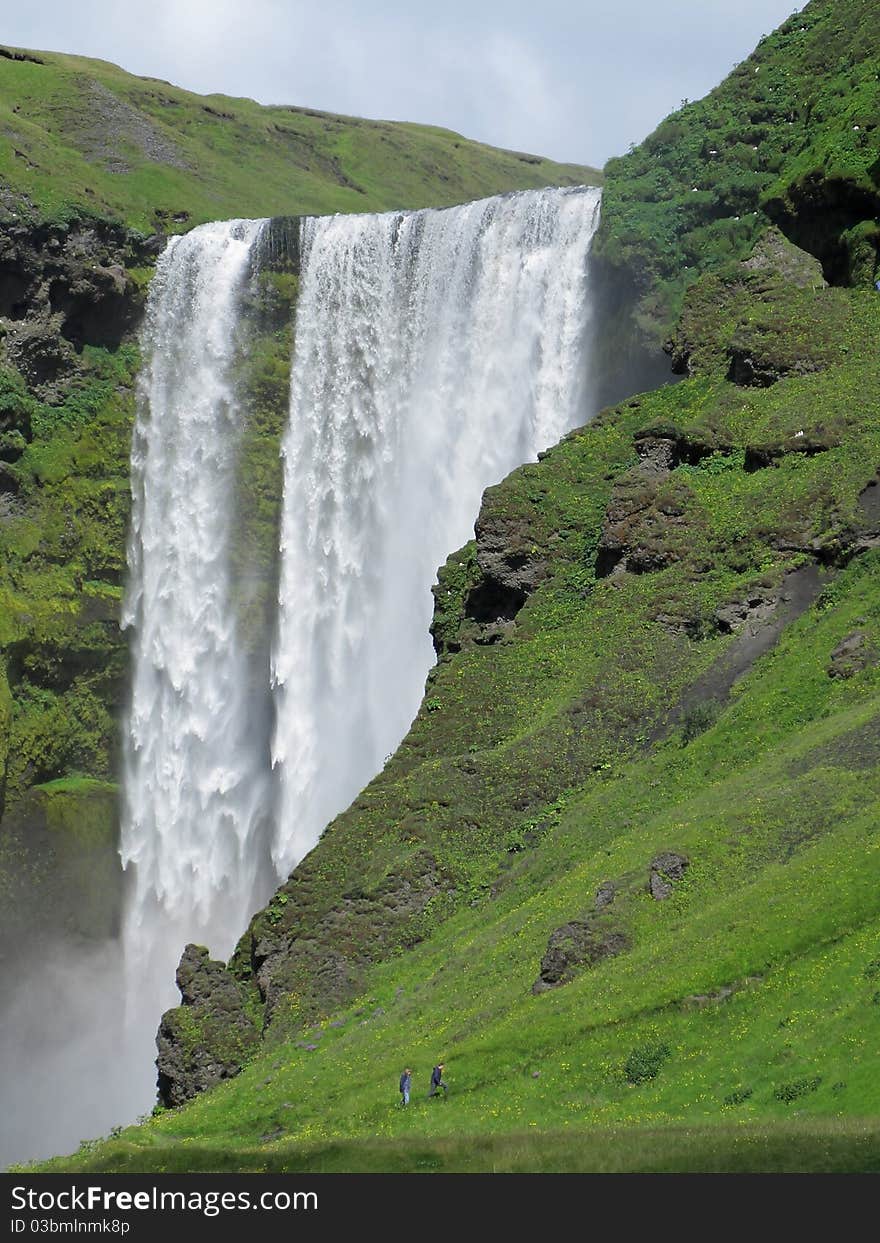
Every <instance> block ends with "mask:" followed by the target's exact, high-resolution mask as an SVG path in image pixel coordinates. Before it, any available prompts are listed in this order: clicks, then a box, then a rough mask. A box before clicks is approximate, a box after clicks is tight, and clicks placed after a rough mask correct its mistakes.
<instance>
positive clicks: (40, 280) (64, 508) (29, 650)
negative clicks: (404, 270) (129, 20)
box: [0, 210, 155, 960]
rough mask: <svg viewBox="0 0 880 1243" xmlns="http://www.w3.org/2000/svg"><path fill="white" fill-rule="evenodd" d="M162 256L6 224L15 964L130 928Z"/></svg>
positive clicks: (0, 868) (104, 237) (1, 265)
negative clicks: (140, 469)
mask: <svg viewBox="0 0 880 1243" xmlns="http://www.w3.org/2000/svg"><path fill="white" fill-rule="evenodd" d="M154 251H155V246H153V245H152V244H150V243H149V242H147V241H146V240H145V239H143V238H142V237H140V236H139V235H135V234H131V233H130V232H129V231H128V230H126V229H124V228H122V227H120V226H117V225H113V224H110V223H108V222H106V221H102V220H99V219H94V218H88V217H81V216H76V215H72V216H71V217H70V218H69V219H68V220H67V221H66V222H64V223H61V222H57V223H54V224H51V225H50V224H46V223H40V222H37V221H36V220H34V218H33V217H32V216H29V215H28V214H27V213H26V212H13V211H9V210H7V211H6V212H5V213H4V217H3V221H2V231H0V333H2V359H0V394H2V395H0V427H2V433H0V550H2V551H0V598H2V615H3V621H2V630H0V682H2V687H3V703H4V712H3V717H4V720H3V729H2V731H0V791H2V804H3V809H4V814H3V819H2V827H0V860H2V862H0V883H2V886H3V889H4V892H5V894H6V900H5V901H4V903H3V914H2V917H0V932H2V936H0V944H2V956H3V959H4V960H5V959H7V958H9V959H11V960H14V959H16V958H18V957H19V956H20V953H21V951H22V948H23V946H24V945H26V944H30V945H32V946H35V945H37V944H38V943H39V941H40V939H41V937H42V936H43V935H45V934H47V933H50V932H54V933H57V934H59V935H67V934H69V933H70V932H72V931H73V932H76V933H78V934H82V935H85V936H97V937H101V936H108V935H112V933H113V931H114V929H115V924H116V918H117V913H118V904H119V899H120V875H121V874H120V869H119V864H118V859H117V858H116V838H117V833H116V819H117V817H116V807H115V797H116V796H115V786H114V785H113V784H112V782H113V779H114V777H115V772H116V762H115V754H116V750H117V729H118V727H117V721H116V715H117V713H118V710H119V707H120V705H121V700H122V696H123V694H124V686H125V667H126V651H125V645H124V642H123V641H122V639H121V637H120V633H119V625H118V607H119V600H120V596H121V591H122V581H123V573H124V567H125V530H126V524H127V516H128V499H129V492H128V451H129V429H130V421H131V416H132V411H133V400H134V398H133V384H134V375H135V369H136V366H137V350H136V348H135V346H134V344H133V342H132V338H131V333H132V329H133V326H134V324H135V323H136V322H137V319H138V316H139V314H140V311H141V308H142V306H143V289H142V284H143V277H144V275H145V272H146V270H147V265H149V264H150V262H151V261H152V255H153V253H154Z"/></svg>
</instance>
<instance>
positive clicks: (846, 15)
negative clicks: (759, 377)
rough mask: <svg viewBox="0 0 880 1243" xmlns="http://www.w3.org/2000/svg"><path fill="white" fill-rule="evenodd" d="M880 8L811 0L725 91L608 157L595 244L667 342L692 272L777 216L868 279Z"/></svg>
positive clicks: (877, 178)
mask: <svg viewBox="0 0 880 1243" xmlns="http://www.w3.org/2000/svg"><path fill="white" fill-rule="evenodd" d="M878 48H880V10H878V7H877V5H876V4H875V3H874V0H812V2H811V3H810V4H807V5H806V6H805V8H804V9H803V11H802V12H800V13H795V14H794V15H793V16H792V17H791V18H790V19H789V20H788V21H787V22H785V23H783V25H782V26H781V27H780V28H779V29H778V30H777V31H775V32H774V33H773V34H771V35H769V36H767V37H766V38H765V39H763V40H762V41H761V43H760V44H759V46H758V48H757V49H756V50H755V51H754V52H753V53H752V55H751V56H749V57H748V58H747V59H746V60H744V61H743V62H742V63H741V64H740V65H739V66H737V68H736V69H735V70H734V72H733V73H732V74H731V75H730V76H729V77H728V78H726V79H725V81H724V82H723V83H722V84H721V85H720V86H718V87H717V88H716V89H715V90H714V91H712V92H711V93H710V94H709V95H707V96H706V98H705V99H701V100H699V101H697V102H695V103H690V104H688V105H687V106H686V107H684V108H682V109H681V111H679V112H676V113H675V114H674V115H672V116H670V117H668V118H667V119H666V120H665V121H663V122H662V123H661V124H660V125H659V126H658V127H657V129H656V130H655V131H654V133H653V134H651V135H650V136H649V137H648V138H647V139H646V140H645V141H644V142H643V143H642V144H641V145H640V146H639V147H637V148H635V149H634V150H633V151H631V152H630V154H628V155H625V156H622V157H621V158H619V159H615V160H611V161H609V163H608V165H607V168H606V175H607V178H608V188H607V191H606V194H605V208H604V221H603V226H602V229H601V231H600V234H599V237H598V239H597V253H598V254H599V255H601V257H602V259H603V260H604V262H605V263H606V264H607V266H608V268H609V272H608V275H607V279H608V281H609V282H610V283H611V284H614V283H615V282H620V281H623V282H624V283H625V284H626V285H627V287H628V288H631V290H632V298H633V303H634V306H633V307H631V308H630V310H634V314H635V320H636V323H637V326H638V330H639V332H640V333H641V334H642V336H643V337H646V338H647V339H648V340H649V341H654V342H662V341H663V339H664V336H665V335H666V334H667V333H668V331H669V328H670V326H671V322H672V319H673V318H674V316H675V314H676V313H677V311H678V309H679V307H680V305H681V296H682V292H683V290H684V288H685V287H686V286H687V284H688V283H689V282H690V281H692V280H694V279H695V278H696V276H697V275H698V274H699V273H700V272H701V271H703V270H705V269H706V268H707V267H713V266H717V265H719V264H723V263H725V262H727V261H729V260H731V259H742V258H744V257H745V255H746V254H747V253H748V251H749V249H750V248H751V246H752V245H753V243H754V241H755V238H756V236H757V235H758V233H759V232H760V231H761V230H762V229H763V228H765V227H766V225H767V223H768V222H769V221H770V220H773V221H775V222H777V223H780V224H782V225H783V227H784V228H785V229H786V232H788V233H789V234H790V235H791V236H792V237H794V239H795V240H797V241H798V242H799V243H800V244H802V245H806V246H808V248H809V249H811V250H813V251H814V252H815V253H817V254H819V255H820V257H821V258H822V260H823V262H824V263H825V266H826V274H827V275H828V277H829V279H831V280H834V281H835V282H836V283H866V284H867V283H870V281H871V280H872V279H873V277H874V272H875V269H876V266H877V247H878V238H880V234H878V226H877V215H878V212H880V159H878V150H877V126H878V124H880V52H878Z"/></svg>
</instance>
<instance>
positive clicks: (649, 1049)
mask: <svg viewBox="0 0 880 1243" xmlns="http://www.w3.org/2000/svg"><path fill="white" fill-rule="evenodd" d="M668 1057H669V1045H668V1044H643V1045H638V1046H637V1048H635V1049H633V1050H632V1052H631V1053H630V1055H629V1057H628V1058H627V1059H626V1062H625V1063H624V1067H623V1073H624V1074H625V1075H626V1081H627V1083H647V1082H648V1080H650V1079H656V1078H657V1076H658V1075H659V1073H660V1068H661V1066H662V1065H663V1063H664V1062H665V1061H666V1059H667V1058H668Z"/></svg>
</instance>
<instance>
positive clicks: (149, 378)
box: [121, 220, 268, 1031]
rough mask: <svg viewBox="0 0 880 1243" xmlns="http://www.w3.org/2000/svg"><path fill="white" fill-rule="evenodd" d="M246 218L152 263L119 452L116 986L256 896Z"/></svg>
mask: <svg viewBox="0 0 880 1243" xmlns="http://www.w3.org/2000/svg"><path fill="white" fill-rule="evenodd" d="M261 228H262V222H259V221H240V220H236V221H230V222H228V223H223V224H210V225H203V226H202V227H201V228H198V229H195V230H193V231H192V232H191V233H189V234H188V235H186V236H185V237H181V238H173V239H172V240H171V241H170V242H169V244H168V247H167V249H166V250H165V252H164V254H163V255H162V257H161V259H160V260H159V263H158V266H157V270H156V274H155V277H154V279H153V284H152V288H151V291H150V299H149V306H148V310H147V316H146V322H145V324H144V328H143V331H142V334H141V343H142V348H143V352H144V365H143V368H142V372H141V378H140V391H139V402H138V416H137V421H136V425H135V431H134V438H133V447H132V457H131V477H132V497H133V512H132V521H131V534H130V539H129V587H128V596H127V600H126V603H125V609H124V616H123V624H124V625H127V626H129V627H130V628H131V629H132V632H133V641H132V666H133V669H132V688H131V699H130V707H129V713H128V720H127V728H126V730H125V735H124V758H125V770H124V807H123V823H122V842H121V853H122V860H123V864H124V866H125V867H126V869H127V870H129V871H130V872H131V874H132V883H131V884H130V886H129V893H128V895H127V906H126V913H125V925H124V930H123V941H124V951H125V957H126V973H127V976H128V979H129V981H130V990H129V991H130V993H131V995H132V997H133V998H135V999H141V998H144V997H148V998H149V1001H150V1003H151V1006H152V1010H151V1014H150V1030H151V1031H152V1030H155V1019H156V1018H157V1017H158V1007H159V1005H160V1004H161V1002H162V1001H163V1000H164V1001H165V1002H166V1003H167V1004H169V1005H170V1004H172V1003H173V1002H174V999H175V994H174V981H173V972H174V966H175V963H176V961H177V958H178V956H179V954H180V951H181V949H182V947H183V945H184V944H185V942H186V941H187V940H191V939H197V940H202V941H205V942H207V943H208V944H210V945H211V946H212V948H213V949H215V950H216V951H219V952H220V953H227V952H228V951H230V950H231V949H232V946H233V945H234V942H235V939H236V937H237V936H238V935H239V934H240V933H241V931H242V929H243V928H244V926H245V925H246V923H247V920H248V918H249V916H250V915H251V913H252V911H253V908H254V904H255V901H256V900H257V898H258V897H261V898H262V897H265V896H266V894H265V887H264V889H263V891H262V892H260V893H259V894H257V892H256V891H257V887H258V878H259V876H260V873H261V869H262V868H263V866H264V854H265V852H264V850H263V849H262V847H261V838H260V829H261V821H262V817H263V816H264V814H265V807H266V783H267V768H268V757H267V756H266V755H265V754H263V753H262V752H261V749H260V747H259V745H258V733H256V734H255V731H254V729H253V725H252V722H251V721H250V720H249V715H250V704H249V695H248V685H249V677H250V670H249V668H248V664H247V660H246V657H245V654H244V652H243V649H242V644H241V642H240V640H239V637H238V634H237V626H236V620H235V614H234V609H233V607H232V603H231V582H230V541H231V538H232V534H233V522H234V503H233V502H234V493H235V471H236V450H237V446H238V442H239V434H240V431H241V425H242V415H241V412H240V410H239V407H238V403H237V400H236V386H235V383H234V360H235V354H236V349H237V345H238V341H237V329H238V323H239V300H240V296H241V291H242V288H243V285H244V283H245V281H246V278H247V276H248V272H249V266H250V262H251V253H252V249H253V246H254V243H255V240H256V239H257V237H258V236H259V233H260V230H261Z"/></svg>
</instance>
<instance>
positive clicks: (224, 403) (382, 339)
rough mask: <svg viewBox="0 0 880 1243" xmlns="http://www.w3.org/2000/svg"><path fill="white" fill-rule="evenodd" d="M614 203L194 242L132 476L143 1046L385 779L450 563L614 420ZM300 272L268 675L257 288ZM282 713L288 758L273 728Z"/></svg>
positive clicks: (153, 344) (539, 194) (126, 839)
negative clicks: (592, 256)
mask: <svg viewBox="0 0 880 1243" xmlns="http://www.w3.org/2000/svg"><path fill="white" fill-rule="evenodd" d="M599 201H600V196H599V192H598V191H597V190H586V189H577V190H552V189H551V190H541V191H534V192H524V193H517V194H511V195H508V196H504V197H499V198H493V199H488V200H485V201H483V202H478V203H470V204H467V205H466V206H463V207H457V208H452V209H448V210H442V211H433V210H429V211H420V212H411V213H391V214H384V215H361V216H334V217H325V218H315V219H304V220H302V221H300V222H299V223H298V225H297V224H295V223H294V228H293V229H291V227H290V224H291V222H286V223H284V222H282V223H281V224H279V225H277V226H275V227H273V228H272V229H268V228H267V227H266V222H262V221H231V222H228V223H224V224H210V225H204V226H202V227H200V228H197V229H194V230H193V231H192V232H191V233H189V234H187V235H186V236H184V237H181V238H175V239H172V240H171V241H170V242H169V244H168V247H167V249H166V251H165V253H164V254H163V256H162V258H161V259H160V261H159V264H158V268H157V271H156V274H155V277H154V279H153V283H152V287H151V290H150V298H149V305H148V311H147V316H146V321H145V324H144V327H143V331H142V336H141V343H142V349H143V353H144V365H143V368H142V372H141V379H140V392H139V403H138V416H137V421H136V426H135V433H134V438H133V447H132V459H131V472H132V495H133V514H132V522H131V534H130V541H129V586H128V593H127V599H126V603H125V610H124V624H125V625H127V626H128V627H129V628H130V630H131V633H132V660H133V672H132V687H131V697H130V705H129V711H128V717H127V722H126V729H125V737H124V761H125V763H124V804H123V827H122V846H121V852H122V858H123V863H124V865H125V867H126V869H127V872H128V873H129V880H130V884H129V886H128V893H127V897H126V911H125V918H124V928H123V947H124V957H125V972H126V977H127V982H128V987H127V996H128V1007H129V1017H130V1020H131V1022H130V1031H132V1033H133V1032H134V1029H135V1028H139V1029H142V1031H146V1032H147V1033H149V1035H150V1037H151V1036H152V1032H153V1031H155V1025H156V1020H157V1019H158V1017H159V1013H160V1011H161V1009H162V1008H163V1007H164V1006H165V1005H170V1004H173V1003H174V1000H175V996H174V989H173V974H174V966H175V964H176V962H177V959H178V956H179V954H180V952H181V949H182V948H183V946H184V944H185V943H186V942H187V941H189V940H198V941H200V942H204V943H206V944H208V945H209V946H210V948H211V950H212V952H214V953H218V954H220V955H226V954H228V953H229V951H230V950H231V949H232V947H233V945H234V942H235V940H236V938H237V937H238V936H239V935H240V934H241V932H242V931H243V929H244V928H245V926H246V924H247V920H248V918H249V916H250V915H251V913H252V912H253V910H254V909H255V908H256V907H257V906H258V905H259V904H260V903H261V902H263V901H265V900H266V899H267V898H268V896H269V893H270V892H271V889H272V887H273V885H274V883H275V882H276V881H277V879H278V878H279V877H283V876H285V875H286V874H287V873H288V871H289V870H290V868H291V867H292V866H293V864H295V863H296V862H297V860H298V859H300V858H301V857H302V856H303V854H304V853H305V852H306V851H308V850H309V849H310V848H311V847H312V846H313V845H314V844H315V842H316V841H317V838H318V836H319V834H320V832H321V830H322V829H323V828H324V826H325V825H326V824H327V823H328V822H329V821H330V820H331V819H332V817H333V816H334V815H335V814H336V813H337V812H339V811H340V810H342V809H343V808H344V807H345V806H347V805H348V803H349V802H350V801H351V799H352V798H353V797H354V796H355V795H356V794H357V792H358V791H359V789H360V788H361V787H362V786H363V785H365V784H366V783H367V782H368V781H369V780H370V779H371V778H372V777H373V776H374V775H375V774H376V773H377V772H378V771H379V769H380V768H381V766H382V763H383V760H384V758H385V756H386V755H387V754H388V753H389V752H391V751H392V750H393V749H394V747H395V746H396V745H397V743H398V742H399V741H400V739H401V738H402V736H403V735H404V733H405V732H406V729H407V727H408V726H409V723H410V722H411V720H412V718H413V717H414V715H415V713H416V711H417V709H418V704H419V700H420V698H421V694H422V690H423V687H424V681H425V676H426V674H427V672H428V669H429V668H430V665H431V663H432V660H433V652H432V648H431V643H430V639H429V632H428V628H429V624H430V619H431V609H432V600H431V591H430V588H431V585H432V583H433V581H434V579H435V575H436V571H437V567H438V565H440V564H441V563H442V562H443V561H444V560H445V558H446V557H447V555H448V554H449V552H450V551H451V550H453V549H455V548H456V547H458V546H460V545H461V544H462V543H464V542H465V541H466V540H467V539H468V537H469V536H470V534H471V532H472V528H473V522H474V518H475V516H476V513H477V511H478V508H479V502H480V496H481V493H482V491H483V489H484V488H485V487H486V486H487V485H488V484H491V483H495V482H497V481H498V480H500V479H501V478H502V477H503V476H504V475H505V474H506V473H507V472H508V471H509V470H510V469H512V468H513V467H515V466H516V465H518V464H519V463H521V462H524V461H526V460H528V459H530V458H534V457H535V455H536V454H537V452H538V451H539V450H540V449H542V448H544V447H545V446H547V445H549V444H551V443H552V442H554V441H555V440H557V439H558V438H559V437H560V436H561V435H562V434H563V433H564V432H565V431H566V430H567V429H569V428H570V427H572V426H574V425H575V424H577V423H578V422H581V421H583V419H584V418H585V417H587V415H588V414H589V395H588V393H587V392H586V390H585V383H586V376H587V368H586V366H585V356H584V343H585V341H586V337H587V328H588V314H589V298H588V291H587V276H586V259H587V253H588V249H589V245H590V241H591V238H592V235H593V232H594V230H595V227H596V224H597V222H598V211H599ZM279 247H281V248H282V249H285V248H287V249H288V250H289V251H290V254H289V255H288V256H286V258H287V260H290V262H291V263H293V262H294V261H295V262H298V265H299V269H300V288H299V297H298V301H297V310H296V321H295V346H294V354H293V359H292V363H291V399H290V414H289V425H288V429H287V432H286V435H285V439H284V444H283V459H284V461H283V466H284V495H283V505H282V514H281V530H280V532H279V533H278V539H279V542H280V570H279V576H280V585H279V589H278V601H277V617H276V633H275V639H274V644H273V650H272V652H271V662H270V660H269V654H268V653H266V660H265V663H264V665H263V667H262V669H259V670H255V667H254V664H253V659H252V653H251V654H249V653H248V651H247V645H246V644H245V643H244V642H243V639H242V635H241V634H240V623H239V613H238V610H237V603H236V601H237V596H236V586H237V584H236V583H235V582H233V581H232V568H231V567H232V565H233V564H234V563H235V562H234V558H233V555H232V551H233V545H234V541H235V537H236V521H237V518H236V503H235V500H236V488H237V482H238V470H239V449H240V446H241V441H242V433H243V431H244V428H245V425H246V424H247V420H248V417H249V411H248V409H247V405H246V402H244V400H243V399H242V397H241V395H240V394H239V392H238V386H237V383H236V376H237V373H238V363H240V361H241V359H242V357H243V354H246V353H247V349H248V339H247V335H246V332H245V328H244V313H243V307H244V305H245V303H244V295H245V293H246V292H247V290H248V289H249V284H248V282H249V281H256V280H257V279H258V277H259V275H260V274H261V273H262V270H263V269H262V265H263V264H267V263H270V262H273V261H277V259H278V256H277V255H275V253H274V252H275V251H276V250H277V249H278V248H279ZM239 586H240V585H239ZM270 666H271V667H270ZM260 679H262V682H261V685H258V686H257V689H256V691H255V689H254V688H255V683H260ZM270 707H271V711H274V733H272V732H271V730H270V728H269V726H268V724H267V726H266V728H265V729H264V728H263V726H262V724H261V723H260V722H258V721H257V720H256V717H257V715H258V714H260V713H262V714H264V715H268V714H269V712H270ZM270 742H271V754H270ZM276 784H277V786H278V799H277V804H276V800H275V786H276ZM135 1040H136V1037H135V1035H134V1034H132V1036H131V1041H132V1042H134V1041H135ZM137 1040H140V1036H138V1037H137ZM132 1047H133V1045H132ZM147 1067H148V1062H147V1061H146V1058H145V1059H144V1068H145V1070H146V1068H147Z"/></svg>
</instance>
